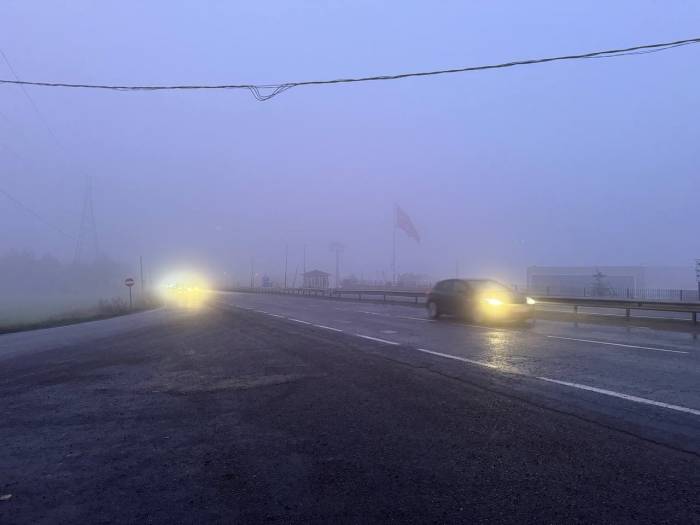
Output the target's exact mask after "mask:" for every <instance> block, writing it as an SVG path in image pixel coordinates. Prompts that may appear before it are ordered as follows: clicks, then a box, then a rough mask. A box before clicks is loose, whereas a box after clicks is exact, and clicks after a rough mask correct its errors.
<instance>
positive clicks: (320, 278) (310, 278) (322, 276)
mask: <svg viewBox="0 0 700 525" xmlns="http://www.w3.org/2000/svg"><path fill="white" fill-rule="evenodd" d="M330 275H331V274H329V273H326V272H322V271H321V270H311V271H310V272H306V273H305V274H304V275H303V277H304V282H303V284H302V288H320V289H323V290H325V289H327V288H330V285H329V281H328V278H329V277H330Z"/></svg>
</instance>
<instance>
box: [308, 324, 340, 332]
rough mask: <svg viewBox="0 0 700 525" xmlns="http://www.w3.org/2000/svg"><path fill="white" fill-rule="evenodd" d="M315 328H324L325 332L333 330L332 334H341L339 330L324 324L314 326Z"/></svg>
mask: <svg viewBox="0 0 700 525" xmlns="http://www.w3.org/2000/svg"><path fill="white" fill-rule="evenodd" d="M314 326H315V327H316V328H324V329H326V330H333V331H334V332H342V330H341V329H340V328H333V327H332V326H326V325H325V324H315V325H314Z"/></svg>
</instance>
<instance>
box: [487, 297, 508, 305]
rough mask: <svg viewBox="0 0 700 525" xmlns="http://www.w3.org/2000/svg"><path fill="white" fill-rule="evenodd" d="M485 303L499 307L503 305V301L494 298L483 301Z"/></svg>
mask: <svg viewBox="0 0 700 525" xmlns="http://www.w3.org/2000/svg"><path fill="white" fill-rule="evenodd" d="M484 301H486V304H489V305H491V306H501V305H502V304H503V301H501V300H500V299H496V298H495V297H487V298H486V299H484Z"/></svg>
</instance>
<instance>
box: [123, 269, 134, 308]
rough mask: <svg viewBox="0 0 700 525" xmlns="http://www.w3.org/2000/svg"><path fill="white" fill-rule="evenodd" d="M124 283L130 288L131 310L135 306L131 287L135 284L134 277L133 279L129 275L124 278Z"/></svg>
mask: <svg viewBox="0 0 700 525" xmlns="http://www.w3.org/2000/svg"><path fill="white" fill-rule="evenodd" d="M124 285H125V286H126V287H127V288H129V310H131V308H132V306H133V302H132V300H131V287H132V286H134V279H132V278H131V277H127V278H126V279H124Z"/></svg>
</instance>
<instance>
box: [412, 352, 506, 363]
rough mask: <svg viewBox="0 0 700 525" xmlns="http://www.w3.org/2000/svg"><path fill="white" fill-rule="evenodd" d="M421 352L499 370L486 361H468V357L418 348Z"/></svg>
mask: <svg viewBox="0 0 700 525" xmlns="http://www.w3.org/2000/svg"><path fill="white" fill-rule="evenodd" d="M416 350H418V351H419V352H423V353H426V354H432V355H437V356H440V357H446V358H447V359H454V360H455V361H462V362H463V363H470V364H472V365H479V366H486V367H488V368H498V366H496V365H492V364H491V363H485V362H484V361H475V360H473V359H467V358H466V357H459V356H456V355H451V354H443V353H441V352H433V351H432V350H427V349H425V348H416Z"/></svg>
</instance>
